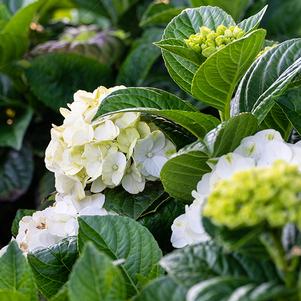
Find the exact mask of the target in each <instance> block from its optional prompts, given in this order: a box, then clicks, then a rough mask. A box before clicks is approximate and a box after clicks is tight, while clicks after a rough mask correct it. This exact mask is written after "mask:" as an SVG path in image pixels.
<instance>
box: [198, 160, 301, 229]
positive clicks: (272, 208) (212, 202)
mask: <svg viewBox="0 0 301 301" xmlns="http://www.w3.org/2000/svg"><path fill="white" fill-rule="evenodd" d="M300 193H301V173H300V172H299V170H298V167H297V166H295V165H290V164H288V163H286V162H283V161H277V162H275V163H274V164H273V165H272V166H270V167H257V168H252V169H249V170H245V171H240V172H237V173H235V174H234V175H233V176H232V177H231V178H230V179H227V180H223V181H220V182H219V183H218V184H217V185H216V187H215V188H214V190H213V192H212V193H211V195H210V196H209V197H208V199H207V203H206V204H205V206H204V210H203V214H204V215H205V216H206V217H209V218H211V219H212V221H213V222H214V223H216V224H217V225H224V226H227V227H228V228H230V229H235V228H242V227H251V226H256V225H259V224H265V225H268V226H269V227H271V228H279V227H282V226H284V225H285V224H287V223H295V224H297V226H299V228H301V195H300Z"/></svg>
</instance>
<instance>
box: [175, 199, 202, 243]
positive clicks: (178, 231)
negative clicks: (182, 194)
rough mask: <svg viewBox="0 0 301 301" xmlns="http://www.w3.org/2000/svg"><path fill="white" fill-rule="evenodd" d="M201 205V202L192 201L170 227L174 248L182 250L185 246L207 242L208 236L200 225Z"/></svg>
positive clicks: (197, 200)
mask: <svg viewBox="0 0 301 301" xmlns="http://www.w3.org/2000/svg"><path fill="white" fill-rule="evenodd" d="M202 205H203V201H202V200H200V199H196V200H194V202H193V203H192V204H191V205H190V206H187V205H186V207H185V213H184V214H182V215H180V216H179V217H177V218H176V219H175V220H174V222H173V224H172V226H171V230H172V236H171V243H172V245H173V246H174V247H175V248H183V247H185V246H186V245H192V244H197V243H200V242H202V241H206V240H208V235H207V234H206V232H205V230H204V228H203V226H202V223H201V208H202Z"/></svg>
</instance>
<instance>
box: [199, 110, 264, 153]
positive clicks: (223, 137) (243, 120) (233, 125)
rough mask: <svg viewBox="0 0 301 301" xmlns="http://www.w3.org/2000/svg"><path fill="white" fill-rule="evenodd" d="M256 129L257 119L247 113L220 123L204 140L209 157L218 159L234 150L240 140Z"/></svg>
mask: <svg viewBox="0 0 301 301" xmlns="http://www.w3.org/2000/svg"><path fill="white" fill-rule="evenodd" d="M257 129H258V122H257V119H256V118H255V117H254V116H253V115H252V114H249V113H243V114H240V115H238V116H235V117H233V118H231V119H229V120H228V121H225V122H223V123H221V124H220V125H219V126H218V127H216V128H215V129H213V130H212V131H210V132H209V133H208V134H207V135H206V137H205V138H204V143H205V145H206V146H207V149H208V153H209V154H210V157H219V156H222V155H224V154H227V153H229V152H232V151H234V150H235V148H236V147H238V145H239V144H240V142H241V140H242V139H243V138H245V137H247V136H251V135H253V134H254V133H255V132H256V130H257Z"/></svg>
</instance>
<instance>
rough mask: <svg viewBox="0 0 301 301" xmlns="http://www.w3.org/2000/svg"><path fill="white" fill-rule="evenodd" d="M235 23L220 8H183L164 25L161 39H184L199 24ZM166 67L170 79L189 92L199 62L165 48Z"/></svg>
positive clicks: (214, 26)
mask: <svg viewBox="0 0 301 301" xmlns="http://www.w3.org/2000/svg"><path fill="white" fill-rule="evenodd" d="M221 24H224V25H226V26H230V25H235V22H234V20H233V19H232V17H231V16H229V15H228V14H227V13H225V12H224V11H223V10H222V9H220V8H217V7H211V6H204V7H200V8H194V9H185V10H184V11H183V12H182V13H181V14H179V15H178V16H177V17H175V18H174V19H173V20H172V21H171V22H170V23H169V24H168V25H167V27H166V29H165V31H164V34H163V37H162V39H163V40H166V39H179V40H182V41H184V40H185V39H187V38H188V37H189V36H190V35H192V34H195V33H196V32H198V31H199V28H200V27H201V26H207V27H209V28H211V29H215V28H216V27H217V26H218V25H221ZM162 54H163V59H164V62H165V65H166V68H167V70H168V72H169V74H170V76H171V77H172V79H173V80H174V81H175V82H176V83H177V84H178V85H179V86H180V87H181V88H182V89H183V90H184V91H186V92H187V93H191V85H192V80H193V77H194V74H195V72H196V71H197V69H198V68H199V64H196V63H193V62H191V60H189V59H186V58H184V57H182V56H179V55H177V54H175V53H172V52H170V51H167V50H163V51H162Z"/></svg>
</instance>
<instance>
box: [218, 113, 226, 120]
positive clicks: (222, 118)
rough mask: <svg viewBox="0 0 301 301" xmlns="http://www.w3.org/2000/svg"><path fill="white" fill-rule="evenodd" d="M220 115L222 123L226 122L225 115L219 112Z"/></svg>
mask: <svg viewBox="0 0 301 301" xmlns="http://www.w3.org/2000/svg"><path fill="white" fill-rule="evenodd" d="M218 113H219V117H220V119H221V122H223V121H225V116H224V113H223V112H222V111H218Z"/></svg>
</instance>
